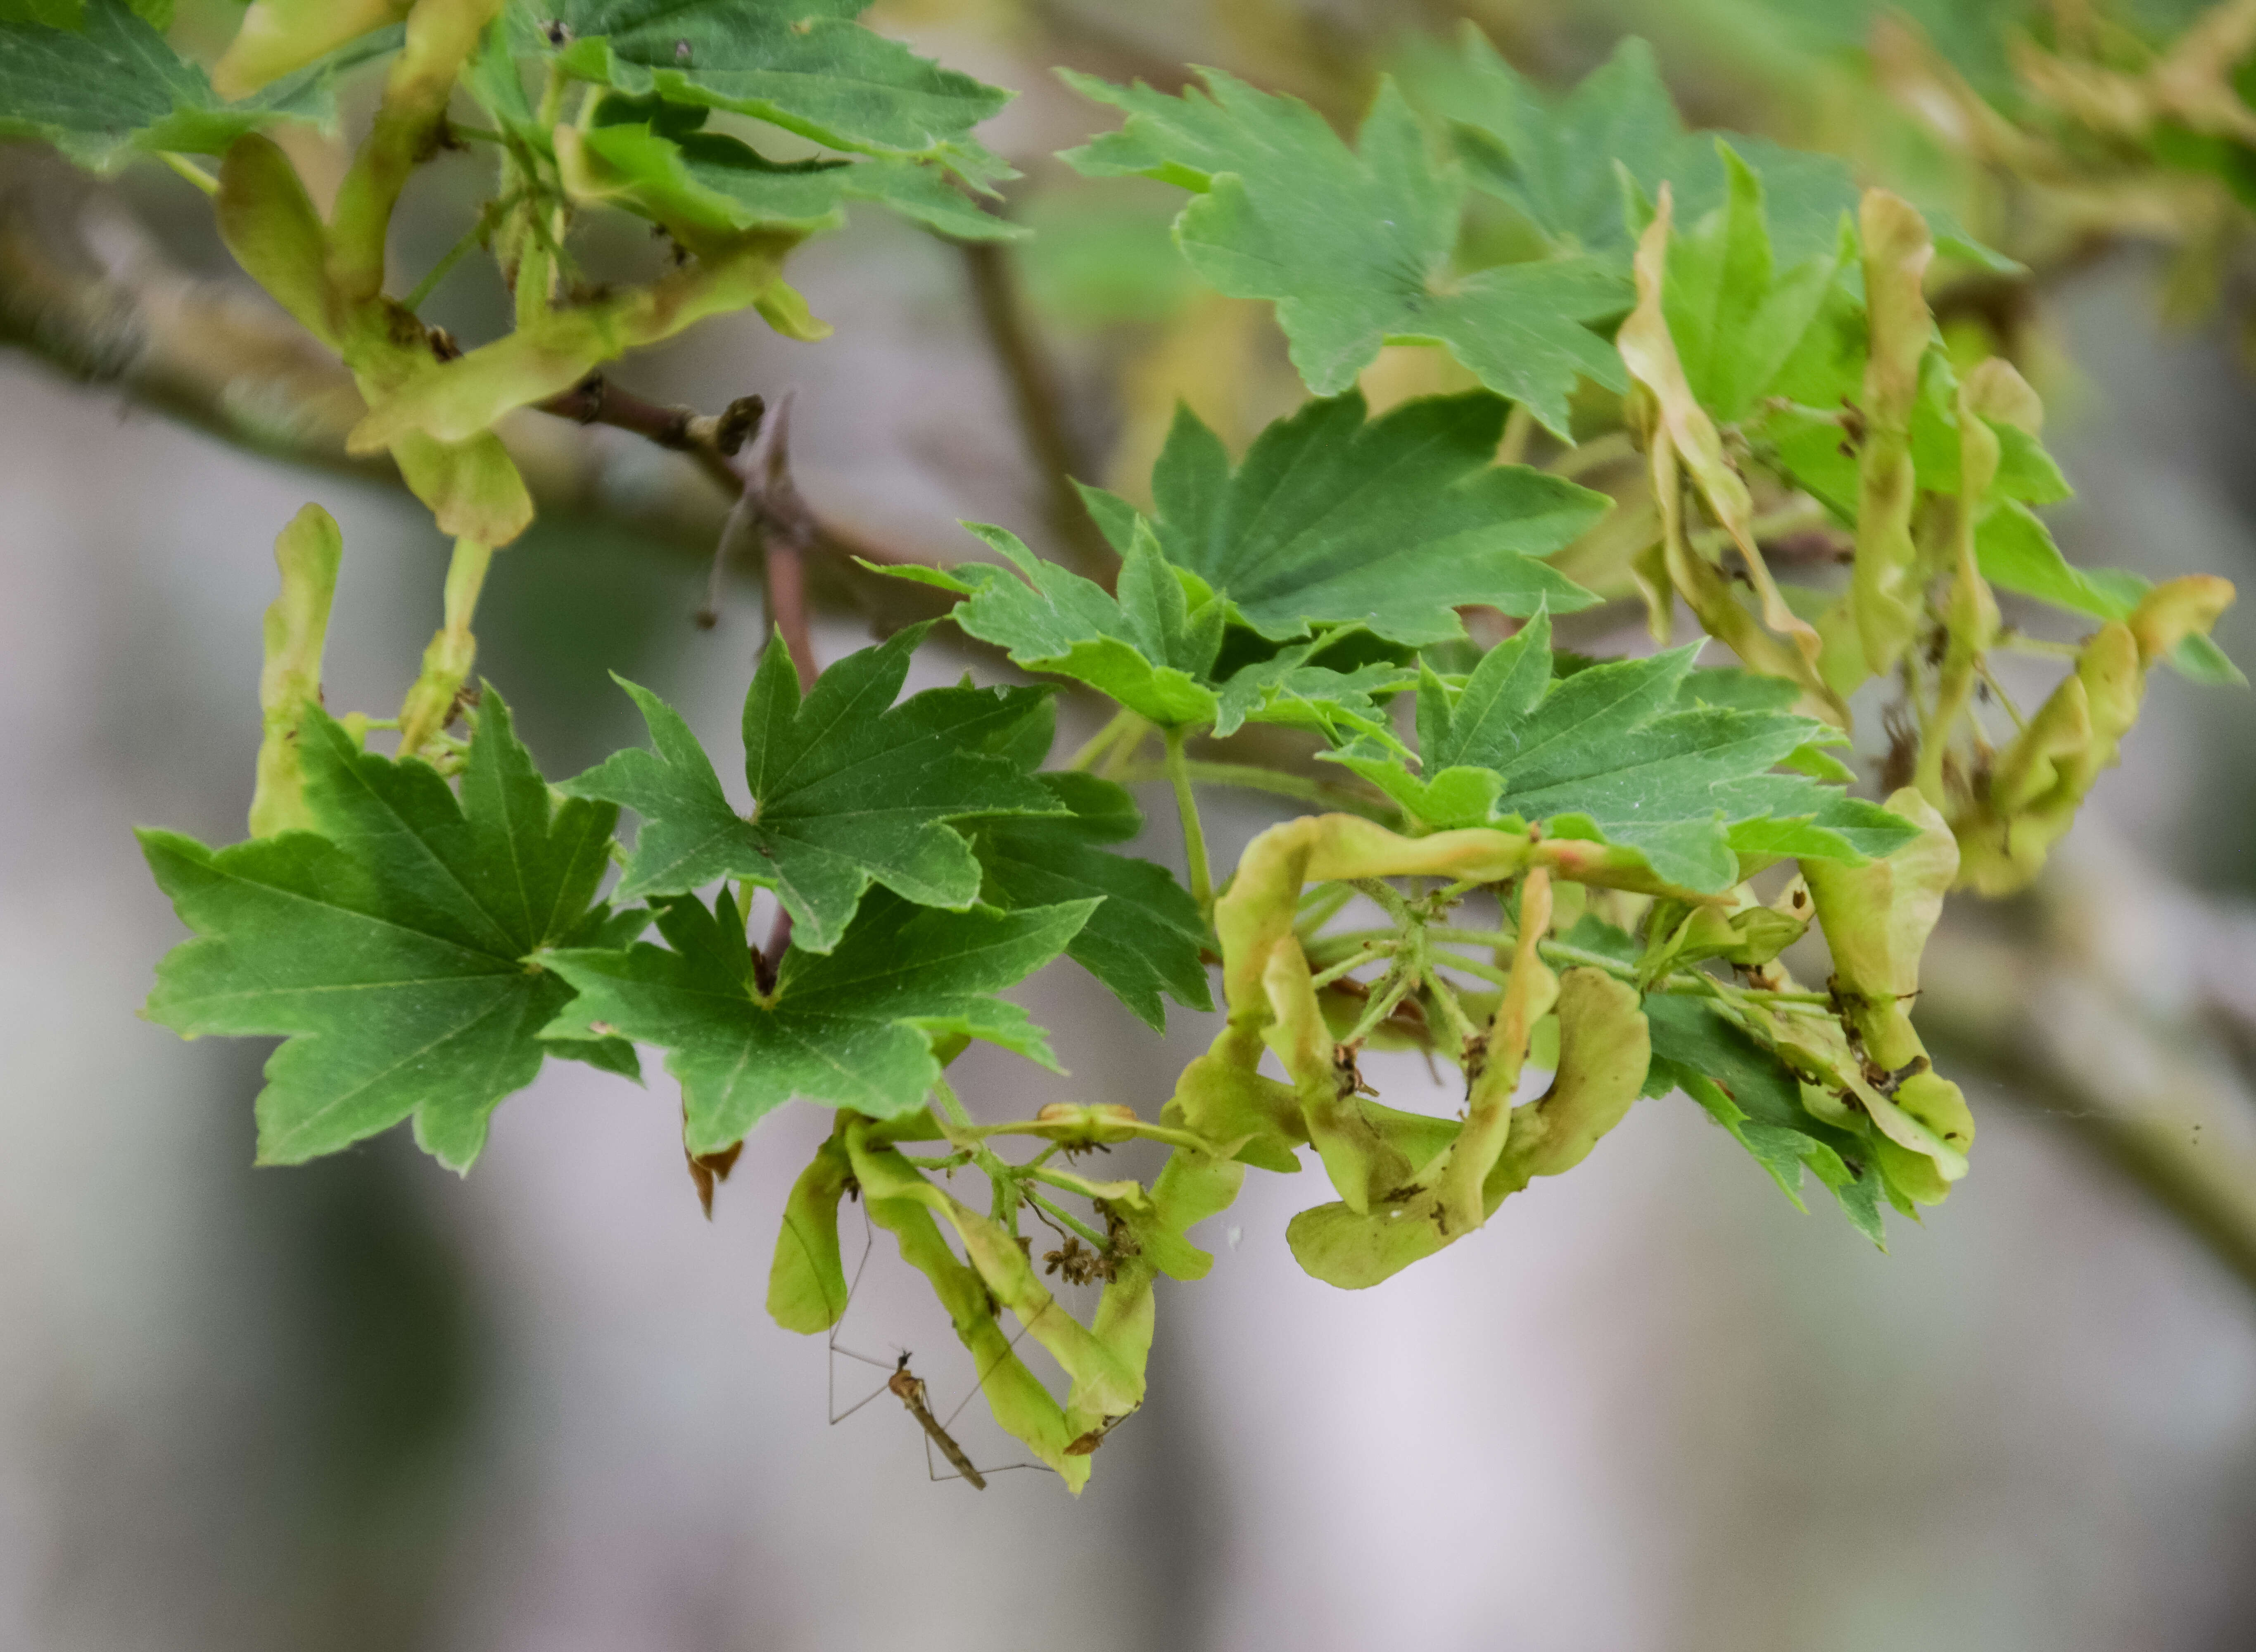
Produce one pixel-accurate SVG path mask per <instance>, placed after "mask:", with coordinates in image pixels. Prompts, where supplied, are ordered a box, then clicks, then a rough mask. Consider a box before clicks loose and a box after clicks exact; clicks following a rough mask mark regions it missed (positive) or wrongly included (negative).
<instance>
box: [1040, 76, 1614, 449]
mask: <svg viewBox="0 0 2256 1652" xmlns="http://www.w3.org/2000/svg"><path fill="white" fill-rule="evenodd" d="M1061 73H1064V74H1065V79H1066V81H1067V82H1068V84H1069V85H1071V86H1073V87H1075V88H1076V89H1078V90H1079V91H1081V92H1082V93H1083V94H1084V95H1087V96H1089V97H1091V98H1094V99H1096V101H1097V102H1103V103H1110V104H1112V105H1114V106H1115V107H1117V108H1118V109H1123V110H1124V111H1126V113H1127V116H1128V119H1127V122H1126V124H1124V125H1123V126H1122V127H1121V128H1120V130H1119V131H1116V132H1110V133H1107V134H1105V135H1104V136H1103V137H1100V138H1096V139H1095V140H1094V141H1093V142H1091V143H1089V144H1088V145H1084V146H1083V147H1082V148H1080V149H1076V150H1072V151H1068V152H1067V153H1066V154H1065V156H1064V157H1063V159H1065V160H1066V161H1067V162H1068V164H1069V165H1071V166H1074V167H1075V168H1076V169H1077V170H1079V171H1081V172H1082V173H1086V174H1088V175H1089V176H1092V177H1103V176H1117V175H1121V174H1134V175H1139V176H1142V177H1147V178H1156V179H1159V180H1161V181H1162V182H1166V183H1171V184H1174V185H1176V186H1178V187H1182V188H1187V189H1189V190H1192V191H1194V192H1195V193H1196V194H1197V196H1198V199H1196V200H1195V201H1192V202H1191V203H1190V204H1189V205H1188V206H1186V207H1185V208H1183V210H1182V212H1181V215H1179V216H1178V217H1177V218H1176V220H1175V243H1176V244H1177V245H1178V246H1180V247H1181V249H1182V251H1183V255H1184V256H1185V257H1186V258H1188V259H1189V260H1190V263H1191V266H1192V267H1193V268H1194V269H1195V270H1196V271H1197V272H1199V274H1200V275H1201V276H1202V277H1203V278H1204V279H1206V281H1207V282H1208V284H1209V285H1210V286H1213V287H1214V288H1215V289H1216V291H1218V292H1221V293H1227V294H1229V295H1230V296H1231V297H1233V298H1252V299H1269V300H1274V301H1275V303H1276V306H1277V321H1278V324H1279V325H1280V327H1282V328H1284V329H1285V336H1286V338H1287V341H1288V342H1290V344H1291V347H1292V357H1293V364H1294V367H1296V368H1297V369H1298V370H1299V371H1300V374H1301V378H1303V379H1305V380H1306V381H1307V382H1308V388H1309V389H1311V390H1313V391H1315V392H1316V393H1317V394H1318V395H1319V396H1333V395H1337V394H1338V393H1339V392H1342V391H1343V390H1345V389H1347V388H1348V387H1349V385H1351V384H1352V383H1353V382H1354V379H1355V376H1356V374H1357V373H1358V372H1360V371H1362V370H1363V369H1364V368H1365V367H1367V366H1369V365H1370V364H1371V362H1372V361H1373V360H1374V359H1375V358H1376V357H1378V350H1379V347H1380V346H1381V345H1383V344H1386V343H1438V344H1442V345H1443V346H1445V347H1447V348H1448V349H1449V352H1450V353H1451V354H1452V355H1454V356H1455V357H1456V358H1457V359H1458V360H1459V361H1460V362H1462V363H1463V364H1464V365H1465V366H1466V367H1468V368H1470V370H1471V371H1473V373H1474V374H1475V375H1476V376H1477V378H1479V379H1480V381H1481V382H1482V383H1483V384H1484V385H1487V386H1488V387H1489V388H1490V389H1491V390H1493V391H1496V392H1498V393H1499V394H1501V395H1505V396H1508V397H1510V398H1512V399H1513V400H1515V401H1519V402H1521V403H1523V404H1524V405H1525V406H1526V407H1527V409H1528V411H1529V412H1530V413H1533V415H1534V416H1535V418H1536V419H1537V420H1540V421H1541V422H1542V424H1543V425H1544V426H1545V427H1547V428H1548V429H1550V430H1552V431H1554V432H1556V433H1558V434H1561V435H1564V434H1566V431H1567V399H1568V397H1569V394H1570V392H1572V391H1573V390H1574V388H1575V385H1576V382H1577V381H1578V380H1580V379H1583V378H1589V379H1591V380H1593V381H1594V382H1596V383H1597V384H1600V385H1604V386H1605V387H1607V388H1608V389H1611V390H1617V391H1619V390H1625V389H1627V388H1628V379H1627V378H1626V377H1625V374H1624V372H1623V371H1622V364H1621V361H1620V358H1619V357H1617V356H1616V355H1615V354H1614V352H1613V350H1612V349H1611V347H1610V346H1609V345H1608V344H1607V342H1606V341H1605V339H1604V337H1603V336H1602V335H1600V334H1599V333H1597V332H1595V331H1593V330H1591V329H1592V328H1593V327H1595V326H1597V324H1600V323H1603V322H1606V321H1612V320H1614V319H1617V318H1618V317H1619V316H1620V315H1621V314H1623V313H1624V312H1625V311H1626V310H1627V309H1628V308H1629V301H1630V291H1629V286H1628V283H1627V282H1626V281H1625V279H1623V278H1622V275H1621V273H1620V272H1619V271H1618V270H1615V269H1612V268H1610V267H1608V266H1607V265H1605V264H1604V263H1603V262H1601V261H1599V260H1597V259H1595V258H1583V257H1573V256H1570V257H1566V258H1547V259H1541V260H1538V261H1534V262H1531V263H1525V264H1507V265H1497V266H1495V267H1493V268H1491V269H1485V270H1478V271H1474V272H1470V273H1464V272H1459V271H1457V270H1456V268H1455V267H1454V265H1453V262H1452V261H1453V258H1454V255H1455V253H1456V247H1457V242H1458V231H1459V223H1460V219H1461V217H1462V215H1463V201H1464V192H1465V180H1464V176H1463V172H1462V170H1461V169H1460V168H1459V167H1458V166H1456V164H1455V163H1454V162H1451V161H1444V160H1441V159H1437V158H1436V157H1435V154H1434V152H1433V150H1432V148H1431V146H1430V145H1428V140H1427V135H1426V132H1425V130H1424V129H1423V128H1422V127H1421V125H1420V124H1419V122H1418V118H1417V116H1415V115H1414V113H1412V111H1411V109H1410V105H1409V104H1408V102H1406V101H1405V100H1404V98H1403V96H1402V94H1401V93H1400V92H1399V90H1398V89H1397V88H1395V86H1394V84H1393V82H1392V81H1381V82H1380V85H1379V90H1378V99H1377V101H1376V102H1374V103H1373V104H1372V105H1371V113H1370V115H1369V116H1367V117H1366V118H1365V120H1364V125H1363V130H1362V132H1361V133H1360V135H1359V137H1358V138H1357V145H1356V147H1355V148H1353V149H1350V148H1349V146H1348V145H1346V144H1345V143H1344V142H1343V141H1342V140H1341V139H1340V138H1339V137H1338V136H1337V135H1336V133H1334V132H1333V131H1332V130H1331V128H1330V127H1329V126H1328V125H1326V124H1324V120H1323V117H1322V116H1320V115H1318V114H1317V113H1316V112H1315V110H1314V109H1310V108H1309V107H1308V105H1307V104H1305V103H1303V102H1301V101H1300V100H1299V99H1297V98H1293V97H1286V96H1281V95H1276V94H1273V93H1267V92H1261V91H1257V90H1256V89H1254V88H1252V87H1250V86H1248V85H1246V84H1245V83H1244V81H1238V80H1236V79H1233V78H1232V77H1231V76H1230V75H1228V74H1223V73H1222V72H1221V71H1219V70H1215V69H1207V70H1202V71H1201V74H1202V79H1203V80H1204V81H1205V82H1206V89H1205V90H1204V91H1201V90H1199V89H1198V88H1189V89H1187V90H1186V91H1185V92H1184V93H1183V95H1181V97H1171V96H1168V95H1166V94H1164V93H1160V92H1155V91H1153V90H1152V89H1151V88H1149V87H1146V86H1142V85H1137V86H1132V87H1116V86H1110V85H1108V84H1106V83H1105V82H1104V81H1099V80H1096V79H1093V78H1091V77H1089V76H1087V75H1082V74H1072V73H1070V72H1062V71H1061Z"/></svg>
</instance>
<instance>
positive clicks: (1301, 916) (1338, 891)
mask: <svg viewBox="0 0 2256 1652" xmlns="http://www.w3.org/2000/svg"><path fill="white" fill-rule="evenodd" d="M1354 899H1355V886H1354V885H1353V884H1344V883H1320V884H1318V885H1317V886H1315V888H1314V889H1311V890H1309V891H1308V893H1307V894H1305V895H1303V896H1301V908H1300V911H1299V912H1298V913H1297V914H1294V919H1293V930H1294V934H1296V935H1300V936H1301V938H1302V939H1303V940H1306V939H1307V938H1308V936H1310V935H1314V934H1315V932H1316V931H1317V930H1319V929H1321V928H1323V927H1324V926H1325V925H1326V924H1328V923H1329V922H1330V921H1332V920H1333V919H1334V918H1336V917H1337V916H1339V914H1340V908H1341V907H1344V906H1345V905H1347V903H1348V902H1349V901H1350V900H1354Z"/></svg>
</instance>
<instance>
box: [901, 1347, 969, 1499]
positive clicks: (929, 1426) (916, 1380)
mask: <svg viewBox="0 0 2256 1652" xmlns="http://www.w3.org/2000/svg"><path fill="white" fill-rule="evenodd" d="M885 1386H886V1387H888V1388H891V1389H892V1391H893V1394H894V1395H895V1396H896V1397H897V1398H898V1399H899V1401H900V1402H901V1403H902V1404H903V1405H905V1406H906V1407H908V1408H909V1415H911V1416H913V1417H914V1418H915V1419H916V1420H917V1421H918V1422H919V1423H922V1424H923V1425H924V1431H925V1433H926V1434H927V1436H929V1437H931V1440H932V1443H933V1444H934V1445H937V1446H938V1447H940V1454H941V1456H942V1457H944V1458H947V1459H948V1462H949V1463H950V1464H951V1465H954V1467H955V1472H957V1473H959V1474H961V1475H962V1476H963V1478H964V1479H968V1480H969V1481H970V1482H971V1485H972V1488H973V1489H974V1490H975V1491H982V1492H983V1491H985V1490H986V1489H987V1479H986V1477H985V1476H984V1475H983V1474H981V1473H980V1472H979V1471H978V1470H977V1469H976V1468H974V1467H972V1466H971V1459H970V1458H969V1457H966V1456H965V1455H964V1454H963V1448H962V1446H960V1445H958V1444H956V1443H955V1436H954V1435H953V1434H950V1433H949V1432H948V1430H946V1429H944V1428H942V1427H941V1425H940V1419H939V1418H938V1417H936V1416H934V1415H933V1414H932V1407H931V1405H930V1404H928V1403H927V1401H926V1399H925V1387H924V1379H923V1378H922V1377H920V1376H918V1375H916V1374H915V1373H913V1372H912V1371H911V1370H910V1369H909V1357H908V1355H906V1354H903V1355H902V1356H901V1359H900V1363H899V1365H897V1366H894V1367H893V1374H892V1377H891V1378H889V1379H888V1380H886V1383H885Z"/></svg>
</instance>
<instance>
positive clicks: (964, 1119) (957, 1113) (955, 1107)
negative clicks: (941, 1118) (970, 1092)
mask: <svg viewBox="0 0 2256 1652" xmlns="http://www.w3.org/2000/svg"><path fill="white" fill-rule="evenodd" d="M932 1093H933V1094H934V1095H935V1096H937V1097H939V1098H940V1107H941V1112H944V1113H946V1114H947V1115H948V1123H950V1124H952V1125H958V1126H962V1128H964V1129H966V1130H969V1129H970V1128H971V1127H972V1125H971V1115H970V1114H969V1112H965V1111H964V1108H963V1098H962V1097H960V1096H958V1095H957V1094H956V1093H955V1085H953V1084H949V1083H948V1080H947V1079H946V1078H945V1077H934V1079H933V1081H932Z"/></svg>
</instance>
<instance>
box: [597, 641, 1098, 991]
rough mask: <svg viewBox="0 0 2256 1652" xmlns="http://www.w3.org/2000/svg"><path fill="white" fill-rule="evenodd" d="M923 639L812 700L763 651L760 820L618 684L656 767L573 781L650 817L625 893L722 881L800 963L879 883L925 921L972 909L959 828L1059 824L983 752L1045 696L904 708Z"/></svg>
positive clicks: (680, 735) (986, 694)
mask: <svg viewBox="0 0 2256 1652" xmlns="http://www.w3.org/2000/svg"><path fill="white" fill-rule="evenodd" d="M930 628H931V627H930V625H929V624H927V625H914V626H911V627H910V628H908V629H907V630H906V631H903V632H899V634H897V635H896V636H894V637H892V638H891V639H888V640H887V641H885V642H884V643H882V644H880V645H879V646H877V647H875V648H865V649H864V650H862V652H861V653H856V654H850V655H848V656H847V657H846V658H845V659H843V660H840V661H838V662H837V663H836V664H835V665H834V666H832V667H830V668H829V669H828V671H826V672H824V673H823V674H821V676H820V677H818V678H817V679H815V682H814V688H813V689H812V690H811V691H810V692H809V693H808V694H807V696H806V698H805V699H804V700H803V701H802V700H801V699H800V684H799V673H798V672H797V671H796V670H795V669H793V666H792V663H791V656H790V654H789V653H787V652H786V650H785V649H784V648H782V647H780V646H770V647H769V648H768V649H767V650H766V651H765V653H763V654H762V655H761V657H760V665H759V669H758V672H757V673H755V674H754V675H753V678H752V686H751V692H750V693H749V694H747V695H745V698H744V775H745V779H746V780H747V781H748V782H749V783H750V785H751V794H752V800H753V803H754V805H755V810H756V812H755V813H754V814H753V815H752V816H751V818H750V819H749V820H748V819H746V818H744V816H742V815H738V814H737V811H736V810H735V809H734V808H731V807H730V803H729V800H728V798H727V796H726V795H725V794H723V791H722V789H721V782H720V779H719V777H718V776H716V774H715V773H714V772H713V765H712V761H711V759H709V758H707V756H706V755H705V752H704V750H703V748H702V747H701V746H700V745H698V744H697V739H696V737H695V736H694V735H693V734H691V733H690V731H689V725H688V724H686V723H684V722H683V721H682V719H681V716H680V713H679V712H677V711H675V710H673V708H672V707H671V706H669V705H667V704H666V702H665V701H663V700H661V699H659V697H658V696H657V695H654V694H652V693H651V692H650V691H649V690H648V689H646V688H638V687H636V686H635V685H634V684H633V683H631V682H626V681H624V680H622V681H621V686H622V687H623V688H625V689H626V691H627V692H628V693H629V694H630V695H633V696H634V701H635V703H636V704H637V705H638V706H640V707H641V708H642V714H643V719H644V721H645V722H646V723H647V724H649V725H650V732H651V739H652V745H654V746H655V747H656V749H655V750H654V751H642V750H636V751H627V752H615V753H614V754H612V755H611V756H610V758H608V759H605V760H604V761H603V762H602V763H600V764H598V765H597V766H596V767H594V768H592V769H590V770H589V771H588V772H587V773H585V774H582V775H581V776H579V777H578V778H577V779H575V780H570V781H568V782H567V783H566V785H565V786H564V787H563V790H564V791H566V792H567V793H568V794H571V795H573V796H575V797H599V798H603V799H604V800H606V801H610V802H614V803H619V804H623V805H624V806H625V807H626V808H631V809H633V810H634V811H635V813H636V814H638V815H640V816H641V817H642V826H641V829H640V830H639V832H638V835H637V837H636V838H635V845H634V853H633V855H632V857H631V858H630V859H629V861H628V863H627V868H626V875H625V877H624V879H623V880H622V881H621V883H620V885H619V889H620V892H621V893H622V894H624V895H628V896H640V895H645V894H679V893H686V892H687V891H689V890H692V889H699V888H702V887H704V886H706V885H708V884H711V883H716V882H718V881H719V880H720V879H723V878H736V879H743V880H744V881H745V882H748V883H754V884H758V885H760V886H763V887H765V888H771V889H773V890H774V891H775V892H776V894H777V897H778V899H779V900H781V901H782V902H783V905H784V909H785V910H786V912H788V913H790V914H791V917H792V922H793V926H794V927H793V942H794V944H796V945H798V946H799V947H800V948H801V950H806V951H810V952H828V951H829V950H831V949H832V948H833V947H835V946H836V945H837V944H838V941H839V937H840V936H841V935H842V934H844V932H845V929H846V924H847V921H848V920H849V919H850V918H851V917H852V916H853V915H854V910H855V907H856V906H857V904H858V903H859V902H860V901H861V900H862V896H863V892H864V890H866V889H867V888H868V887H869V886H871V884H872V883H878V884H883V885H884V886H885V887H886V888H888V889H890V890H892V891H893V893H896V894H898V895H900V896H902V897H904V898H905V899H906V900H913V901H915V902H918V903H920V904H921V905H925V906H933V907H955V908H958V909H960V908H962V907H969V905H971V903H972V902H973V901H975V900H977V899H978V896H979V863H978V860H977V859H976V858H975V857H974V856H973V854H972V852H971V845H970V844H969V843H968V842H967V841H965V839H964V837H963V836H962V833H960V832H958V831H956V830H955V829H954V827H953V826H952V825H951V824H950V822H961V821H964V820H968V819H972V818H975V817H978V816H983V815H1014V814H1032V815H1043V814H1054V813H1058V812H1060V809H1061V805H1060V804H1059V803H1058V802H1057V801H1056V800H1055V799H1054V797H1053V796H1052V795H1051V794H1049V793H1048V792H1047V791H1046V790H1044V789H1043V787H1041V786H1040V784H1039V783H1038V782H1037V781H1035V780H1033V778H1031V777H1030V776H1028V775H1026V774H1025V773H1022V772H1021V768H1020V766H1019V765H1017V764H1015V763H1012V761H1010V760H1008V759H1004V758H1000V757H996V756H992V755H991V754H989V753H988V752H985V751H983V749H982V747H983V745H984V744H985V743H986V742H987V741H989V740H990V739H991V738H993V737H994V736H995V735H996V734H997V733H998V731H1003V730H1006V729H1008V728H1012V727H1014V726H1016V725H1018V724H1020V723H1022V722H1024V721H1025V720H1026V717H1027V715H1028V713H1029V711H1030V710H1032V709H1033V706H1034V704H1035V702H1038V701H1039V700H1040V698H1041V697H1042V695H1043V694H1044V693H1045V692H1046V691H1045V690H1042V689H1039V688H1009V689H991V688H969V687H964V688H933V689H928V690H927V691H926V692H925V693H922V694H919V695H912V696H910V698H908V699H907V700H906V701H904V702H902V703H900V704H899V705H895V704H894V703H893V696H894V695H897V694H899V692H900V688H901V684H902V681H904V680H905V679H906V676H907V674H908V667H909V656H910V654H911V653H913V652H914V650H915V648H916V646H917V644H918V643H919V642H920V641H922V640H923V638H924V634H925V632H927V631H928V630H929V629H930Z"/></svg>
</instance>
